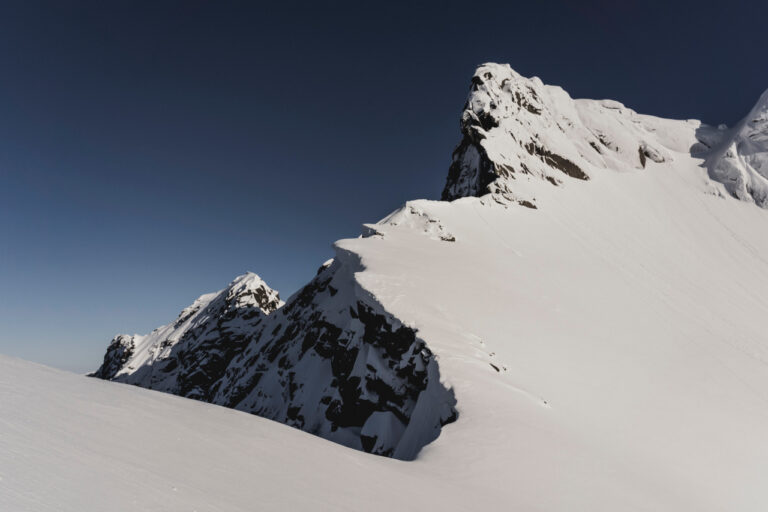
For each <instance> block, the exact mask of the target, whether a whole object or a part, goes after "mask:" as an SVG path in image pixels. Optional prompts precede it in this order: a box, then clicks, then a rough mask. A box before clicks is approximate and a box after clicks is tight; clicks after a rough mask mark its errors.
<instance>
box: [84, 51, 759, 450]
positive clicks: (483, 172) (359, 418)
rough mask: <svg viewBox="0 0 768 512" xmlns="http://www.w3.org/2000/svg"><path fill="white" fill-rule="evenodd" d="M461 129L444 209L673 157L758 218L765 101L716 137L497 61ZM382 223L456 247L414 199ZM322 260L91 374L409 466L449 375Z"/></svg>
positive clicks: (154, 337) (209, 298) (341, 269)
mask: <svg viewBox="0 0 768 512" xmlns="http://www.w3.org/2000/svg"><path fill="white" fill-rule="evenodd" d="M460 127H461V135H462V138H461V141H460V143H459V145H458V146H457V147H456V149H455V151H454V153H453V158H452V163H451V165H450V169H449V172H448V177H447V180H446V184H445V188H444V190H443V192H442V199H443V201H454V200H457V199H462V198H473V197H479V198H482V199H481V200H480V202H479V203H478V208H483V207H484V206H488V203H493V204H496V205H497V206H498V204H501V205H503V207H504V208H519V207H523V208H529V209H537V208H539V207H540V206H541V203H540V201H539V199H540V198H541V197H546V196H547V194H549V193H550V191H552V190H557V191H560V190H562V189H568V188H569V187H577V186H578V187H582V186H583V187H588V186H591V185H590V182H591V181H592V180H593V179H594V180H596V179H597V178H598V177H599V174H600V173H601V172H625V173H638V172H647V171H649V170H650V168H651V167H652V166H667V167H668V168H669V170H670V172H672V169H673V166H672V165H671V164H672V162H674V161H675V159H682V158H686V159H694V160H695V162H696V164H697V165H700V167H701V169H702V178H701V179H702V181H704V180H706V184H705V188H706V190H707V192H709V193H711V194H713V195H719V196H722V197H723V198H726V200H731V199H730V198H729V197H728V196H732V197H734V198H737V199H739V200H742V201H747V202H753V203H755V204H756V205H758V206H760V207H763V208H768V93H766V94H764V95H763V96H762V97H761V99H760V101H759V102H758V104H757V105H756V106H755V108H754V109H753V110H752V111H751V112H750V113H749V115H748V116H747V117H746V118H745V119H744V121H742V122H741V123H739V124H738V125H737V126H736V127H734V128H733V129H730V130H729V129H727V128H725V127H720V128H713V127H709V126H706V125H703V124H701V123H700V122H698V121H693V120H689V121H674V120H667V119H660V118H656V117H652V116H645V115H641V114H637V113H636V112H634V111H633V110H631V109H629V108H627V107H625V106H624V105H622V104H621V103H618V102H616V101H611V100H582V99H579V100H574V99H572V98H571V97H570V96H569V95H568V93H566V92H565V91H564V90H563V89H561V88H559V87H554V86H548V85H544V84H543V83H542V82H541V80H539V79H538V78H535V77H534V78H525V77H522V76H520V75H519V74H517V73H516V72H515V71H513V70H512V69H511V68H510V67H509V66H508V65H499V64H484V65H482V66H480V67H479V68H478V69H477V71H476V73H475V75H474V77H473V78H472V82H471V87H470V93H469V97H468V99H467V103H466V105H465V108H464V110H463V113H462V116H461V123H460ZM692 161H693V160H692ZM462 200H463V201H467V199H462ZM384 225H389V226H401V227H403V226H405V227H406V228H408V229H412V230H413V231H414V232H417V233H418V234H420V235H423V234H426V235H427V236H428V237H429V238H430V239H431V241H430V243H435V244H446V245H445V246H440V247H456V246H460V245H461V243H462V241H461V239H459V240H457V238H456V237H455V236H454V235H453V234H451V233H450V232H449V231H448V229H449V228H450V226H445V225H443V223H442V222H441V221H440V219H438V218H436V217H434V216H432V215H431V214H429V213H428V212H426V211H425V209H423V208H420V207H418V206H417V205H415V204H413V203H409V204H407V205H406V206H405V207H403V208H402V209H400V210H398V211H396V212H395V213H393V214H392V215H390V216H388V217H387V218H386V219H384V220H382V221H381V222H380V223H379V224H375V225H366V226H365V234H364V235H365V236H366V237H372V238H376V239H377V240H378V239H382V240H380V241H381V242H382V243H386V237H385V236H384V235H383V234H382V233H380V232H379V230H377V226H384ZM335 250H336V256H335V257H334V259H333V260H330V261H329V262H327V263H326V264H324V265H323V266H322V267H321V268H320V269H319V271H318V273H317V275H316V276H315V278H314V279H313V280H312V281H310V282H309V283H308V284H307V285H306V286H304V287H303V288H302V289H301V290H299V291H298V292H297V293H296V294H294V295H293V296H292V297H290V298H289V299H288V300H287V301H286V302H285V303H284V302H283V301H282V300H281V299H280V297H279V295H278V293H277V292H276V291H274V290H272V289H271V288H270V287H269V286H268V285H267V284H266V283H265V282H264V281H262V280H261V279H260V278H259V277H258V276H257V275H256V274H252V273H249V274H245V275H243V276H240V277H238V278H236V279H235V280H234V281H233V282H232V283H230V284H229V285H228V286H227V287H226V288H225V289H223V290H222V291H220V292H216V293H211V294H207V295H203V296H201V297H200V298H198V299H197V300H196V301H195V302H194V303H193V304H192V305H191V306H189V307H188V308H186V309H184V310H183V311H182V312H181V313H180V315H179V317H178V318H177V319H176V320H174V321H173V322H172V323H170V324H168V325H166V326H163V327H160V328H158V329H155V330H154V331H153V332H152V333H150V334H147V335H144V336H140V335H133V336H131V335H118V336H116V337H115V338H114V339H113V340H112V342H111V343H110V344H109V346H108V348H107V351H106V354H105V356H104V362H103V364H102V365H101V367H100V368H99V369H98V370H96V371H95V372H94V373H93V374H92V376H94V377H98V378H101V379H106V380H112V381H116V382H122V383H128V384H134V385H137V386H141V387H145V388H148V389H154V390H158V391H163V392H167V393H173V394H176V395H180V396H184V397H189V398H193V399H196V400H201V401H205V402H210V403H213V404H218V405H222V406H225V407H231V408H234V409H238V410H241V411H245V412H249V413H253V414H257V415H259V416H263V417H266V418H269V419H273V420H275V421H278V422H282V423H284V424H287V425H291V426H293V427H296V428H299V429H302V430H304V431H306V432H309V433H312V434H316V435H318V436H321V437H323V438H326V439H328V440H331V441H334V442H337V443H340V444H343V445H345V446H348V447H351V448H355V449H358V450H363V451H366V452H370V453H374V454H378V455H383V456H388V457H394V458H398V459H403V460H411V459H413V458H415V457H416V456H417V454H418V453H419V451H420V450H421V448H423V447H424V446H425V445H426V444H428V443H430V442H432V441H433V440H435V439H436V438H437V437H438V436H439V435H440V432H441V429H442V428H443V427H444V426H445V425H446V424H449V423H451V422H453V421H455V420H457V418H458V416H459V413H458V409H457V397H455V396H454V391H453V390H452V389H451V388H450V387H449V386H448V385H447V384H446V382H449V381H450V376H445V375H443V376H441V373H440V367H439V365H438V362H439V355H440V354H435V353H433V352H432V350H431V349H430V346H429V343H428V340H425V339H422V338H421V337H420V333H419V331H418V330H417V329H416V328H414V327H413V326H412V325H407V324H405V323H404V322H403V321H401V320H400V319H398V318H397V317H396V316H395V315H393V314H392V313H390V312H389V311H388V310H387V308H386V307H385V306H384V305H382V303H381V302H380V301H379V299H378V298H377V297H376V296H375V295H374V294H373V293H371V292H370V291H369V290H368V289H367V288H366V287H365V286H364V285H363V284H362V283H361V282H360V281H359V279H358V276H357V274H358V273H359V272H361V271H362V270H364V268H365V267H364V265H363V262H362V261H361V259H360V256H359V255H357V254H355V253H354V252H352V251H350V250H347V249H344V248H343V247H342V246H340V245H337V246H336V248H335ZM486 366H487V365H486ZM490 366H491V367H492V368H493V369H494V370H495V371H496V372H500V371H501V370H500V368H499V366H498V365H496V364H494V363H491V364H490ZM446 377H448V378H446ZM458 399H459V400H461V396H459V397H458Z"/></svg>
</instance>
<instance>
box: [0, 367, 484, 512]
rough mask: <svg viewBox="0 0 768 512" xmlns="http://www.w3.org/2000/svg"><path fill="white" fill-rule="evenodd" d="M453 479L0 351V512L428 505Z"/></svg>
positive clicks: (466, 502) (461, 500) (241, 511)
mask: <svg viewBox="0 0 768 512" xmlns="http://www.w3.org/2000/svg"><path fill="white" fill-rule="evenodd" d="M454 488H455V482H452V481H451V478H450V471H449V470H448V469H447V468H446V469H444V470H443V469H440V468H435V470H429V471H427V470H426V469H425V468H424V467H420V464H418V463H415V464H409V463H405V462H400V461H396V460H392V459H387V458H384V457H374V456H372V455H369V454H366V453H363V452H359V451H355V450H350V449H348V448H344V447H342V446H340V445H338V444H334V443H331V442H328V441H325V440H323V439H320V438H319V437H316V436H312V435H309V434H305V433H303V432H300V431H298V430H296V429H292V428H287V427H285V426H284V425H281V424H279V423H276V422H273V421H269V420H265V419H262V418H258V417H255V416H252V415H249V414H245V413H242V412H238V411H233V410H229V409H225V408H223V407H217V406H212V405H209V404H205V403H201V402H198V401H195V400H189V399H185V398H179V397H175V396H173V395H169V394H165V393H157V392H153V391H147V390H144V389H140V388H137V387H134V386H125V385H119V384H115V383H112V382H104V381H100V380H97V379H88V378H84V377H82V376H80V375H74V374H70V373H66V372H62V371H59V370H54V369H51V368H46V367H44V366H40V365H36V364H33V363H28V362H25V361H20V360H17V359H11V358H8V357H5V356H0V510H2V511H3V512H104V511H109V512H176V511H178V512H182V511H183V512H192V511H198V512H251V511H254V510H256V511H282V510H295V511H335V510H350V511H352V510H366V511H369V510H370V511H390V510H412V509H420V510H429V509H430V507H432V506H433V505H434V504H435V503H436V502H440V501H442V500H443V499H444V498H443V497H447V496H450V495H451V494H452V493H453V490H452V489H454ZM472 494H474V493H472ZM451 501H452V502H453V504H454V505H455V506H456V507H458V508H461V509H465V510H468V509H469V508H470V507H471V505H472V503H473V501H474V499H473V498H472V497H471V496H463V495H461V494H458V493H455V495H453V496H452V500H451Z"/></svg>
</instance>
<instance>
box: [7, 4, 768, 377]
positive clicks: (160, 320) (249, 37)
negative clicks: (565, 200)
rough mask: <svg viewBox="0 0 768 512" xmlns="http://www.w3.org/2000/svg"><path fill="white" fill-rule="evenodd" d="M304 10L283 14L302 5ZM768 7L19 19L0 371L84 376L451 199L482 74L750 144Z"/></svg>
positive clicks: (194, 11)
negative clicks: (214, 299)
mask: <svg viewBox="0 0 768 512" xmlns="http://www.w3.org/2000/svg"><path fill="white" fill-rule="evenodd" d="M278 4H280V5H278ZM766 19H768V7H766V3H765V2H758V1H753V2H733V1H732V2H721V1H718V2H708V1H700V2H695V3H693V2H692V3H685V2H660V3H656V4H654V3H652V2H651V3H649V2H631V1H630V2H608V1H605V2H595V1H589V2H562V3H560V2H535V1H527V2H514V1H509V0H508V1H505V2H499V3H483V2H455V3H446V2H439V3H434V4H430V3H424V2H407V3H402V4H398V3H396V2H381V3H378V2H376V3H373V2H355V3H349V4H344V3H339V2H313V3H291V2H270V3H269V5H268V6H262V5H260V4H259V2H195V1H180V2H169V1H160V2H150V1H146V2H133V1H132V2H125V3H121V2H117V1H110V2H101V1H98V2H96V1H95V2H74V1H73V2H59V1H51V2H35V1H29V0H25V1H19V2H3V3H2V5H1V6H0V353H4V354H9V355H15V356H18V357H23V358H26V359H30V360H34V361H39V362H42V363H46V364H50V365H53V366H58V367H61V368H66V369H70V370H73V371H78V372H85V371H87V370H92V369H94V368H95V367H96V366H98V364H99V362H100V360H101V357H102V355H103V351H104V348H105V347H106V344H107V343H108V341H109V340H110V338H111V337H112V336H113V335H114V334H116V333H119V332H128V333H134V332H139V333H143V332H148V331H150V330H152V329H153V328H154V327H156V326H158V325H160V324H164V323H167V322H170V321H172V320H173V319H174V318H175V316H176V315H177V314H178V312H179V311H180V310H181V309H182V308H183V307H185V306H187V305H188V304H189V303H191V302H192V300H194V299H195V298H196V297H197V296H198V295H200V294H202V293H205V292H209V291H214V290H217V289H220V288H222V287H224V286H225V285H226V284H227V283H228V282H229V281H230V280H231V279H232V278H233V277H235V276H236V275H238V274H241V273H243V272H245V271H247V270H250V271H253V272H256V273H258V274H260V275H261V276H262V277H263V278H265V279H266V280H267V282H268V283H270V284H271V285H272V286H273V287H274V288H276V289H278V290H279V291H280V292H281V294H282V296H283V297H284V298H287V296H288V295H290V294H291V293H293V292H294V291H296V290H297V289H298V288H299V287H300V286H301V285H302V284H303V283H305V282H306V281H307V280H308V279H310V278H311V277H312V276H313V275H314V273H315V270H316V269H317V267H318V266H319V265H320V264H321V263H322V262H323V261H324V260H326V259H328V258H329V257H331V256H332V250H331V243H332V242H333V241H334V240H337V239H339V238H345V237H352V236H357V234H358V233H359V231H360V228H359V227H360V224H361V223H363V222H372V221H376V220H378V219H379V218H381V217H383V216H384V215H386V214H387V213H389V212H390V211H391V210H393V209H395V208H397V207H398V206H399V205H400V204H402V203H403V202H404V201H406V200H408V199H416V198H432V199H437V198H439V194H440V191H441V188H442V185H443V182H444V179H445V176H446V173H447V168H448V165H449V162H450V154H451V151H452V149H453V147H454V145H455V144H456V143H457V142H458V140H459V129H458V120H459V114H460V111H461V107H462V105H463V103H464V100H465V97H466V93H467V90H468V85H469V79H470V77H471V75H472V73H473V71H474V68H475V67H476V66H477V65H478V64H480V63H482V62H486V61H500V62H508V63H510V64H511V65H512V67H513V68H515V69H516V70H517V71H519V72H520V73H522V74H524V75H527V76H531V75H537V76H540V77H541V78H542V80H544V82H546V83H553V84H558V85H561V86H563V87H564V88H565V89H566V90H567V91H569V92H570V93H571V95H572V96H574V97H590V98H612V99H616V100H619V101H622V102H623V103H625V104H626V105H628V106H629V107H631V108H634V109H635V110H637V111H639V112H643V113H649V114H655V115H660V116H664V117H674V118H699V119H703V120H704V121H706V122H709V123H715V124H717V123H721V122H725V123H728V124H731V123H733V122H734V121H736V120H738V119H739V118H740V117H741V116H743V115H744V114H745V113H746V111H747V110H748V109H749V108H750V107H751V106H752V104H753V103H754V102H755V101H756V99H757V97H758V96H759V94H760V93H761V92H762V91H763V90H764V89H765V88H766V87H768V58H767V57H766V54H765V50H766V48H765V30H766V27H765V20H766Z"/></svg>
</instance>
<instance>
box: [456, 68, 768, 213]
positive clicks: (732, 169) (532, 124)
mask: <svg viewBox="0 0 768 512" xmlns="http://www.w3.org/2000/svg"><path fill="white" fill-rule="evenodd" d="M461 131H462V140H461V142H460V144H459V145H458V147H457V148H456V150H455V151H454V154H453V161H452V164H451V167H450V171H449V175H448V179H447V181H446V185H445V189H444V190H443V194H442V198H443V199H447V200H452V199H456V198H459V197H467V196H483V195H485V194H489V193H490V194H493V197H494V198H495V199H496V200H503V201H506V202H509V201H516V202H518V203H520V204H522V205H524V206H528V207H531V208H535V207H536V197H537V194H540V193H541V192H539V190H540V187H539V186H538V182H541V181H544V182H547V183H549V184H550V185H552V186H567V185H571V184H573V185H576V184H577V182H578V181H588V180H589V179H590V178H591V177H594V176H595V174H596V173H600V172H602V171H604V170H611V171H619V172H638V171H642V170H643V169H645V168H646V167H647V166H648V165H650V164H663V165H666V166H667V167H669V166H671V165H674V163H673V162H674V160H675V159H691V158H697V159H704V158H706V159H707V167H708V168H709V169H710V176H711V178H712V179H713V180H715V181H716V182H719V183H722V184H723V185H724V186H725V189H726V190H727V191H728V192H730V193H731V194H732V195H734V196H735V197H737V198H739V199H744V200H754V201H755V202H756V203H757V204H758V205H760V206H763V207H765V206H766V205H768V181H767V180H766V176H768V156H766V155H768V149H767V148H768V142H766V141H767V140H768V93H766V94H763V96H762V97H761V99H760V100H759V101H758V103H757V105H756V106H755V108H754V109H753V110H752V111H751V112H750V114H749V115H748V116H747V117H746V118H745V119H744V121H742V122H741V123H739V125H738V126H737V127H736V128H735V129H734V130H732V131H730V132H728V133H723V132H722V131H721V130H718V129H714V128H711V127H709V126H706V125H703V124H701V123H700V122H699V121H695V120H688V121H674V120H668V119H661V118H657V117H653V116H646V115H642V114H638V113H636V112H635V111H633V110H631V109H629V108H627V107H625V106H624V105H622V104H621V103H619V102H616V101H612V100H586V99H576V100H574V99H572V98H571V97H570V96H569V95H568V93H567V92H565V91H564V90H563V89H561V88H560V87H555V86H550V85H544V84H543V83H542V82H541V80H539V79H538V78H536V77H533V78H525V77H523V76H521V75H519V74H518V73H516V72H515V71H514V70H512V68H510V67H509V65H501V64H484V65H482V66H480V67H479V68H478V69H477V71H476V72H475V75H474V77H473V78H472V86H471V90H470V93H469V98H468V99H467V103H466V105H465V109H464V112H463V114H462V117H461ZM697 138H698V142H697ZM712 187H714V188H713V190H715V189H716V185H715V184H712ZM543 193H547V192H546V191H545V192H543Z"/></svg>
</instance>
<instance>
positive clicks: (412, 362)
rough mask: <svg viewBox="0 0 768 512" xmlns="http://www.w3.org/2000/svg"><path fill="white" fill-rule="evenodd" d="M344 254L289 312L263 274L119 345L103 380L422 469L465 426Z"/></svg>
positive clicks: (419, 348) (425, 358) (419, 347)
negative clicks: (243, 414) (456, 427)
mask: <svg viewBox="0 0 768 512" xmlns="http://www.w3.org/2000/svg"><path fill="white" fill-rule="evenodd" d="M358 268H359V263H358V262H357V259H356V257H355V256H354V255H352V254H350V253H347V252H344V251H339V252H338V255H337V258H336V259H335V260H334V261H329V262H327V263H326V264H324V265H323V266H322V267H321V268H320V270H319V271H318V274H317V276H316V277H315V279H314V280H312V282H310V283H309V284H308V285H307V286H305V287H304V288H303V289H302V290H301V291H300V292H299V293H297V294H296V295H294V296H293V297H292V298H291V299H289V301H288V303H287V304H286V305H283V302H282V301H281V300H280V298H279V295H278V293H277V292H275V291H274V290H272V289H271V288H270V287H269V286H267V284H266V283H264V281H262V280H261V279H260V278H259V277H258V276H257V275H256V274H253V273H249V274H246V275H243V276H240V277H238V278H236V279H235V280H234V281H232V283H230V285H229V286H228V287H227V288H225V289H224V290H221V291H219V292H216V293H210V294H206V295H203V296H201V297H200V298H198V299H197V300H196V301H195V302H194V303H193V304H192V305H191V306H189V307H188V308H185V309H184V310H183V311H182V312H181V313H180V314H179V317H178V318H177V319H176V320H175V321H174V322H173V323H171V324H168V325H165V326H162V327H159V328H157V329H155V330H154V331H152V333H150V334H148V335H146V336H139V335H134V336H129V335H124V334H123V335H118V336H116V337H115V338H114V339H113V340H112V342H111V343H110V345H109V347H108V348H107V353H106V355H105V356H104V362H103V364H102V365H101V367H100V368H99V369H98V370H97V371H96V372H94V373H93V376H95V377H100V378H102V379H110V380H114V381H117V382H124V383H129V384H135V385H138V386H142V387H145V388H149V389H155V390H159V391H165V392H168V393H174V394H177V395H181V396H185V397H188V398H195V399H197V400H203V401H206V402H212V403H215V404H219V405H224V406H227V407H233V408H235V409H239V410H242V411H247V412H251V413H254V414H258V415H259V416H263V417H266V418H270V419H273V420H276V421H280V422H282V423H286V424H288V425H292V426H295V427H298V428H301V429H303V430H306V431H307V432H311V433H313V434H317V435H320V436H322V437H325V438H327V439H330V440H332V441H336V442H338V443H341V444H343V445H346V446H350V447H352V448H357V449H360V450H365V451H367V452H371V453H376V454H379V455H387V456H393V457H397V458H402V459H412V458H413V457H415V456H416V454H417V453H418V451H419V449H420V448H421V447H422V446H424V445H425V444H427V443H429V442H430V441H432V440H433V439H434V438H436V437H437V435H438V434H439V431H440V427H441V425H443V424H445V423H447V422H450V421H453V420H454V419H455V417H456V412H455V409H454V408H453V404H454V403H455V399H454V398H453V395H452V393H451V392H450V391H449V390H447V389H445V388H444V387H442V386H441V384H440V380H439V373H438V369H437V364H436V363H435V360H434V357H433V356H432V353H431V352H430V351H429V349H428V348H427V347H426V345H425V343H424V342H423V340H421V339H419V338H418V337H417V336H416V332H415V331H414V329H411V328H409V327H407V326H404V325H402V324H401V323H400V322H399V321H397V320H396V319H394V318H392V317H391V316H390V315H387V314H386V312H384V311H383V310H382V308H381V306H380V305H379V304H378V303H377V302H376V300H375V299H374V298H373V297H372V296H371V295H370V294H368V293H366V292H365V291H364V290H362V289H360V287H359V285H358V284H357V283H356V282H355V279H354V277H353V274H354V272H355V271H356V270H357V269H358Z"/></svg>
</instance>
